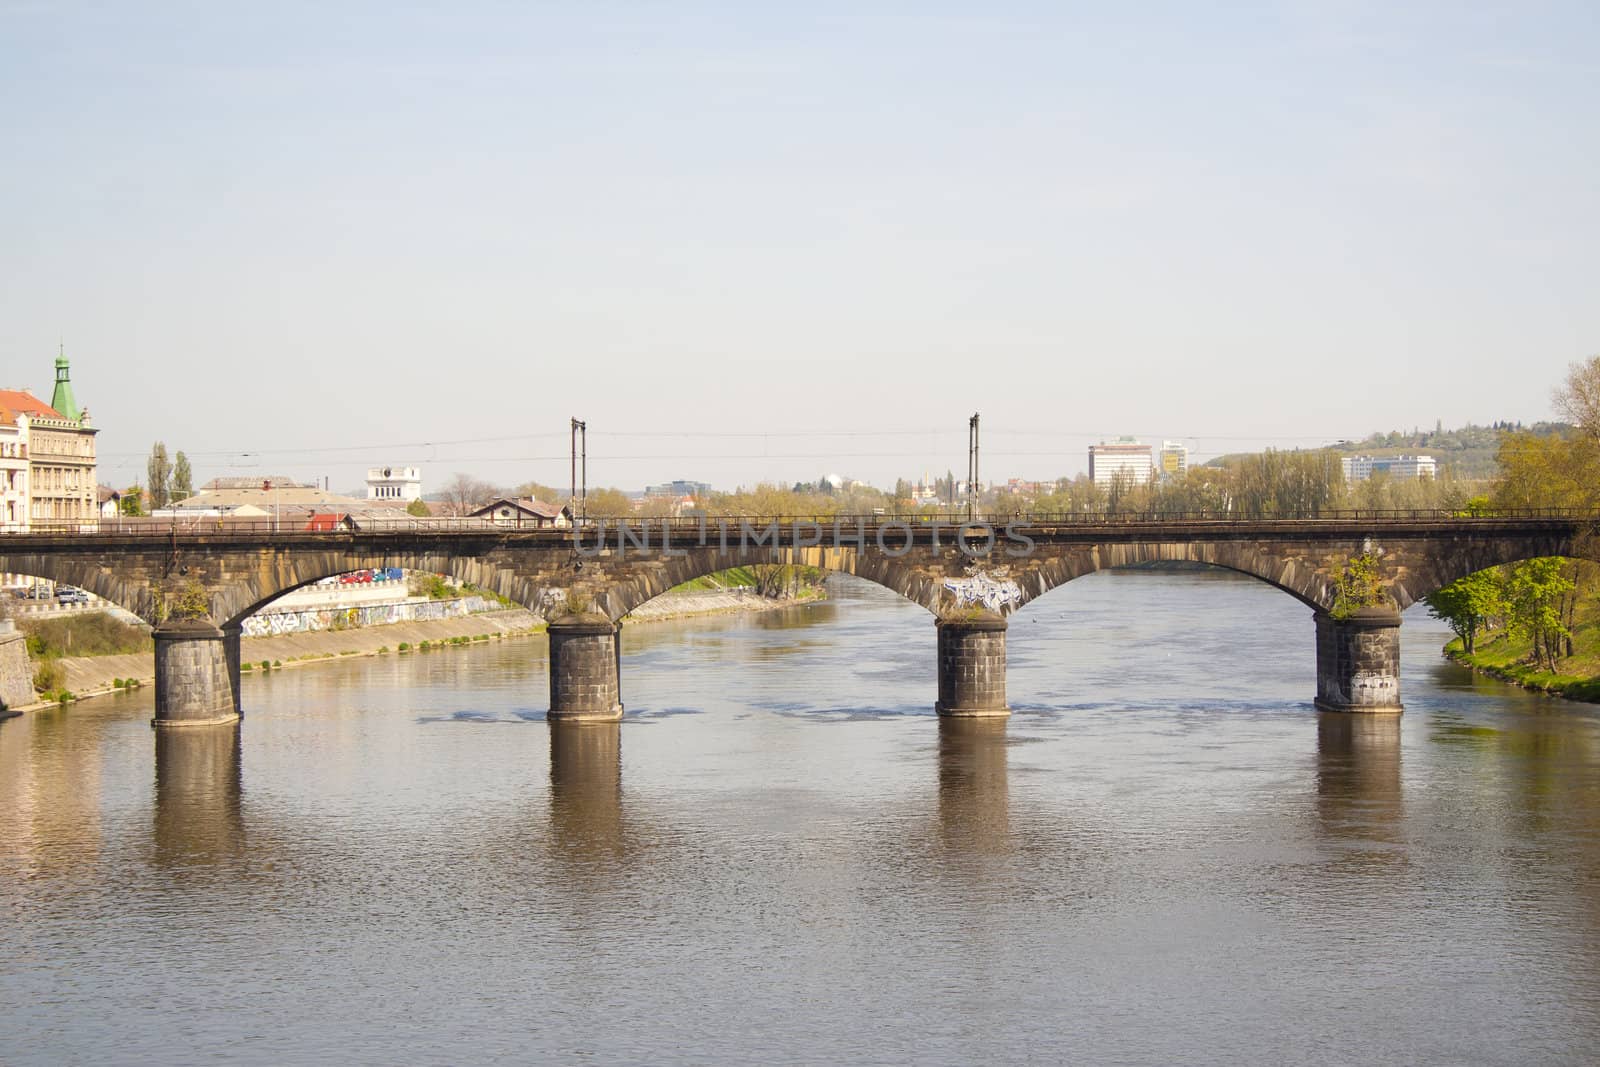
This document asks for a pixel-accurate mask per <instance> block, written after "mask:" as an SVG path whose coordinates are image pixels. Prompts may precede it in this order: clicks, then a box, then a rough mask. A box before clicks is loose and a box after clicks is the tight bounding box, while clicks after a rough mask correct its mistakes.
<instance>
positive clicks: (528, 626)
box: [19, 589, 816, 710]
mask: <svg viewBox="0 0 1600 1067" xmlns="http://www.w3.org/2000/svg"><path fill="white" fill-rule="evenodd" d="M809 599H816V598H815V597H810V598H802V599H801V600H793V599H774V598H772V597H764V596H761V595H760V594H758V593H756V592H754V591H753V590H749V589H726V590H713V591H700V590H693V591H685V592H678V593H666V594H663V595H662V596H659V597H657V598H656V599H654V600H652V601H650V602H649V603H646V604H643V605H641V606H640V607H639V608H638V609H636V610H635V611H634V612H633V613H632V614H631V615H629V616H628V617H627V620H626V621H627V622H628V623H634V624H639V623H651V622H664V621H667V620H669V619H684V618H694V617H697V616H710V615H732V614H741V613H746V612H758V611H772V610H777V609H781V608H786V607H793V606H794V605H795V604H797V603H805V602H807V601H808V600H809ZM544 627H545V624H544V620H542V619H540V618H539V617H538V616H537V615H534V614H532V613H531V612H528V611H525V610H523V609H521V608H512V609H508V610H505V611H489V612H480V613H478V614H474V615H462V616H457V617H454V618H444V619H428V620H421V621H413V622H397V623H390V624H388V625H384V626H361V627H352V628H349V629H342V630H317V631H307V632H300V633H288V634H277V635H273V636H268V637H246V638H244V639H243V640H242V642H241V648H240V658H241V659H242V660H243V662H244V663H245V664H247V665H249V667H248V668H247V669H250V670H251V671H252V672H253V671H258V670H260V669H261V664H262V663H263V662H266V663H267V664H269V665H271V669H274V670H277V669H283V668H293V667H303V666H307V665H310V664H316V663H327V662H330V661H334V660H339V659H343V658H346V657H351V656H376V655H385V654H400V651H401V646H402V645H406V646H409V647H408V648H407V651H410V650H412V649H417V648H420V646H421V645H422V643H423V642H424V641H426V642H428V643H429V647H430V648H431V647H433V646H440V647H443V648H451V647H459V645H460V644H462V643H470V642H475V641H485V640H504V639H507V638H521V637H532V638H537V639H538V640H543V634H544ZM451 642H455V645H452V644H451ZM57 662H58V663H59V664H60V665H61V668H62V671H63V672H64V682H63V687H64V688H65V689H67V690H68V691H69V692H71V693H72V694H73V696H74V697H75V698H77V699H79V700H83V699H85V698H88V697H95V696H104V695H106V694H108V693H115V692H119V691H120V687H119V686H118V684H117V683H118V682H124V683H126V682H127V681H128V680H130V679H131V680H132V681H134V682H136V683H138V684H139V685H141V686H146V685H151V684H153V683H154V681H155V665H154V661H153V660H152V658H151V655H150V653H149V652H131V653H123V654H118V655H109V656H64V657H62V658H60V659H59V660H57ZM45 706H47V705H46V704H45V703H44V702H39V703H36V704H33V705H29V706H28V707H31V708H39V707H45ZM19 710H28V708H22V709H19Z"/></svg>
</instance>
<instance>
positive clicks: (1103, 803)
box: [0, 572, 1600, 1064]
mask: <svg viewBox="0 0 1600 1067" xmlns="http://www.w3.org/2000/svg"><path fill="white" fill-rule="evenodd" d="M834 592H835V599H834V600H833V601H832V602H830V603H827V604H821V605H816V606H812V607H808V608H802V609H796V610H794V611H790V612H783V613H775V614H764V615H754V616H743V617H737V618H720V619H710V620H692V621H686V622H682V623H665V624H657V625H651V626H636V627H632V628H625V630H624V652H623V697H624V700H625V701H626V703H627V706H628V715H627V718H626V719H625V721H624V722H623V723H622V724H621V725H620V726H619V727H577V728H574V727H559V728H552V727H550V726H549V724H547V723H546V722H544V721H543V714H542V709H543V708H544V706H545V700H546V687H547V683H546V677H545V662H544V658H543V657H544V646H543V644H542V642H541V641H538V640H532V641H528V640H524V641H507V642H504V643H495V644H489V645H479V646H475V647H473V648H470V649H466V650H453V651H448V652H430V653H425V654H416V655H409V656H405V657H400V656H387V657H382V658H376V659H359V660H351V661H348V662H344V663H335V664H329V665H324V666H318V667H314V668H308V669H303V670H286V671H281V672H277V673H273V674H271V675H268V676H265V677H262V676H255V677H248V678H247V679H246V680H245V682H244V701H245V706H246V719H245V721H244V723H243V724H242V726H241V727H239V728H237V729H235V728H224V729H221V730H209V731H206V730H202V731H198V732H184V731H164V732H162V733H159V734H158V733H156V732H155V731H153V730H151V728H150V726H149V718H150V715H151V707H150V697H149V694H148V692H145V693H135V694H130V695H127V696H119V697H116V698H107V699H104V700H98V701H89V702H85V703H83V704H80V705H78V706H76V707H74V708H72V709H71V710H69V711H65V712H50V713H41V714H36V715H32V716H29V717H25V718H23V719H15V720H12V721H10V722H7V723H5V724H4V725H3V726H0V908H3V921H0V1000H3V1003H4V1013H3V1016H0V1020H3V1021H0V1062H5V1063H8V1064H33V1063H39V1064H45V1063H49V1064H55V1063H68V1062H80V1063H141V1062H159V1063H163V1064H178V1063H215V1062H223V1061H226V1062H237V1063H314V1062H332V1061H337V1062H344V1063H371V1064H391V1063H469V1062H494V1061H500V1062H534V1061H544V1062H562V1063H570V1062H576V1061H586V1062H595V1063H617V1062H638V1063H653V1064H664V1063H681V1064H702V1063H747V1062H753V1061H780V1062H795V1063H838V1062H855V1063H908V1062H917V1063H949V1064H970V1063H975V1062H985V1061H994V1062H1051V1063H1056V1062H1086V1063H1125V1064H1169V1063H1177V1062H1184V1063H1270V1064H1280V1063H1285V1062H1319V1063H1359V1064H1374V1063H1396V1064H1414V1063H1438V1064H1468V1063H1592V1062H1594V1061H1595V1058H1596V1056H1597V1055H1600V1053H1597V1051H1596V1050H1597V1048H1600V717H1597V715H1596V712H1595V711H1594V710H1593V709H1591V708H1589V707H1587V706H1584V705H1577V704H1566V703H1562V702H1559V701H1554V700H1549V699H1545V698H1540V697H1535V696H1532V695H1529V694H1525V693H1522V692H1519V691H1517V690H1514V689H1511V688H1508V687H1505V686H1502V685H1500V684H1498V683H1493V682H1487V681H1482V680H1475V679H1474V678H1472V677H1471V676H1470V675H1468V674H1466V673H1465V672H1463V671H1460V670H1459V669H1456V668H1454V667H1452V666H1450V665H1448V664H1446V663H1444V662H1443V661H1441V660H1440V659H1439V656H1438V648H1439V646H1440V644H1441V643H1442V642H1443V640H1444V638H1445V636H1446V634H1445V633H1444V632H1443V631H1442V630H1441V629H1440V626H1439V624H1438V623H1435V622H1432V621H1431V620H1429V619H1427V617H1426V615H1425V614H1424V613H1422V612H1420V611H1417V610H1413V611H1412V612H1411V613H1409V614H1408V615H1407V620H1406V626H1405V628H1404V630H1403V641H1404V677H1403V682H1402V686H1403V690H1402V693H1403V698H1404V700H1405V704H1406V713H1405V715H1404V716H1402V717H1400V718H1399V719H1393V718H1390V719H1374V720H1368V719H1360V718H1352V717H1338V716H1322V715H1319V714H1318V713H1317V712H1315V711H1314V710H1313V709H1312V708H1311V704H1310V698H1311V696H1312V693H1313V690H1314V653H1313V647H1312V623H1311V617H1310V613H1309V612H1308V611H1307V610H1306V609H1305V608H1303V607H1302V606H1300V605H1299V604H1297V603H1296V602H1294V601H1293V600H1292V599H1290V598H1289V597H1286V596H1284V595H1283V594H1282V593H1279V592H1277V591H1275V590H1273V589H1270V588H1269V587H1267V586H1265V585H1262V584H1259V583H1256V582H1254V581H1252V580H1250V579H1243V578H1238V577H1234V576H1230V575H1225V574H1222V573H1220V572H1219V573H1203V574H1152V573H1128V574H1100V575H1094V576H1091V577H1088V578H1085V579H1082V580H1079V581H1076V582H1073V583H1071V584H1070V585H1069V586H1067V587H1065V588H1064V589H1061V590H1058V591H1057V592H1055V593H1053V594H1051V595H1050V596H1048V597H1045V598H1043V599H1041V600H1040V601H1038V602H1036V603H1034V604H1032V605H1029V606H1028V607H1027V608H1025V609H1024V610H1023V611H1022V612H1020V613H1019V614H1018V615H1017V616H1015V617H1014V619H1013V621H1012V625H1011V630H1010V647H1009V650H1008V651H1009V655H1010V659H1011V665H1010V678H1009V682H1010V694H1011V699H1012V702H1013V706H1014V709H1015V712H1016V714H1015V715H1014V716H1013V717H1012V718H1011V719H1010V720H1009V721H1008V722H1006V723H1004V724H1001V725H994V724H965V723H959V722H941V721H940V720H938V719H937V718H936V717H935V716H934V715H933V714H932V710H931V709H932V706H933V700H934V692H935V679H934V629H933V625H932V622H931V619H930V618H929V616H928V615H927V614H926V613H925V612H923V611H922V610H921V609H920V608H917V607H914V606H912V605H910V604H908V603H906V602H904V601H901V600H898V599H897V598H895V597H894V596H893V595H892V594H889V593H887V592H885V591H883V590H880V589H877V588H875V587H872V586H868V585H866V584H864V583H858V582H854V581H853V580H838V581H836V584H835V590H834Z"/></svg>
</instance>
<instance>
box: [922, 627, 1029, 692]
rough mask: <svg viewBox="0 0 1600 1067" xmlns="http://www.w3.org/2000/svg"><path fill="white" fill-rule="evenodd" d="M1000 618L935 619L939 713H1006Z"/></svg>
mask: <svg viewBox="0 0 1600 1067" xmlns="http://www.w3.org/2000/svg"><path fill="white" fill-rule="evenodd" d="M1010 710H1011V709H1010V708H1009V707H1007V705H1006V623H1005V620H1004V619H1000V618H992V619H979V620H974V621H966V620H963V621H960V622H954V621H949V620H946V621H941V622H940V623H939V702H938V704H937V711H938V712H939V714H940V715H1007V714H1010Z"/></svg>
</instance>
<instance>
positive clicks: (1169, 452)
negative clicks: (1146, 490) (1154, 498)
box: [1159, 441, 1189, 478]
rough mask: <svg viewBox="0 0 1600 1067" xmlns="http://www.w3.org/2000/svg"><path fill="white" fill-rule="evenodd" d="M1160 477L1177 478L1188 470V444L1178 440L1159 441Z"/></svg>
mask: <svg viewBox="0 0 1600 1067" xmlns="http://www.w3.org/2000/svg"><path fill="white" fill-rule="evenodd" d="M1159 467H1160V470H1161V477H1163V478H1177V477H1179V476H1181V475H1183V474H1184V473H1186V472H1187V471H1188V470H1189V446H1188V445H1186V444H1183V443H1182V442H1179V441H1163V442H1161V462H1160V465H1159Z"/></svg>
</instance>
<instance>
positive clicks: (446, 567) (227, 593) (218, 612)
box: [211, 551, 547, 627]
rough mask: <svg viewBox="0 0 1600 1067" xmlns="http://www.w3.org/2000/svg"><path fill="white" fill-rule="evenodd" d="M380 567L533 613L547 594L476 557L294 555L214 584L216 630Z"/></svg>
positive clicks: (530, 580) (514, 572)
mask: <svg viewBox="0 0 1600 1067" xmlns="http://www.w3.org/2000/svg"><path fill="white" fill-rule="evenodd" d="M383 567H400V568H402V569H404V570H409V571H420V572H423V573H426V574H445V575H449V576H450V577H452V578H454V579H456V580H457V581H460V582H468V583H470V584H472V585H475V586H478V587H479V588H482V589H488V590H491V591H492V592H494V593H497V594H499V595H500V596H503V597H505V598H506V599H507V600H510V601H513V602H514V603H517V604H521V605H523V606H524V607H526V608H528V609H529V610H531V611H535V612H537V611H539V610H540V605H541V603H542V602H543V600H544V597H545V594H546V591H547V586H546V583H543V582H540V581H538V580H536V579H534V578H532V577H530V576H525V575H521V574H519V573H518V572H517V570H516V569H515V568H514V567H513V566H511V565H509V563H502V562H491V561H489V560H487V559H486V558H485V557H483V556H480V555H458V554H455V553H443V552H441V553H414V552H401V553H395V552H386V553H381V554H378V553H363V552H358V551H339V552H318V553H295V554H293V555H289V556H280V557H279V558H278V559H277V560H276V561H274V565H272V566H270V567H265V568H262V570H261V571H260V572H258V573H257V574H255V575H250V576H245V577H241V578H240V579H237V580H235V581H232V582H223V583H221V584H219V585H217V586H216V587H215V588H214V589H213V590H212V599H211V614H212V617H213V618H215V619H218V620H223V621H220V622H219V625H222V626H224V627H228V626H238V625H239V624H241V623H243V622H244V620H245V619H247V618H249V617H250V616H251V615H254V614H255V613H256V612H258V611H261V610H263V609H264V608H266V607H267V606H269V605H270V604H272V603H273V601H275V600H278V599H279V598H281V597H284V596H286V595H288V594H289V593H292V592H294V591H295V590H297V589H303V588H305V587H306V586H308V585H312V584H314V583H316V582H319V581H321V580H322V579H324V578H334V577H337V576H339V575H341V574H352V573H354V572H356V571H364V570H375V569H379V568H383Z"/></svg>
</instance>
